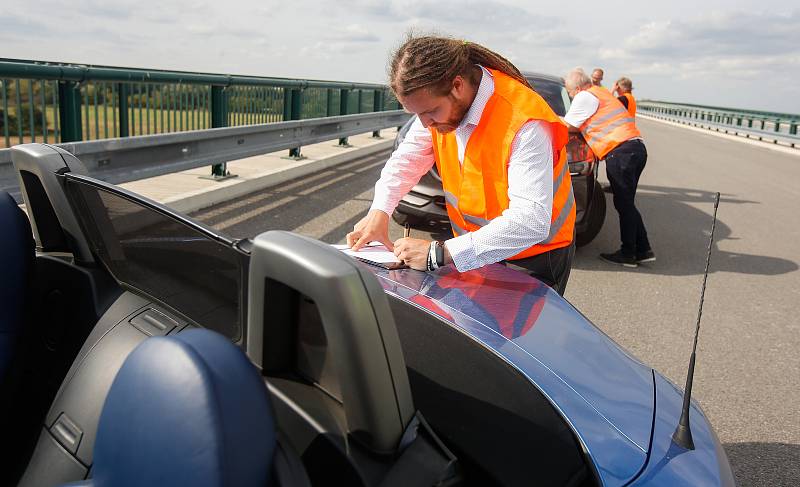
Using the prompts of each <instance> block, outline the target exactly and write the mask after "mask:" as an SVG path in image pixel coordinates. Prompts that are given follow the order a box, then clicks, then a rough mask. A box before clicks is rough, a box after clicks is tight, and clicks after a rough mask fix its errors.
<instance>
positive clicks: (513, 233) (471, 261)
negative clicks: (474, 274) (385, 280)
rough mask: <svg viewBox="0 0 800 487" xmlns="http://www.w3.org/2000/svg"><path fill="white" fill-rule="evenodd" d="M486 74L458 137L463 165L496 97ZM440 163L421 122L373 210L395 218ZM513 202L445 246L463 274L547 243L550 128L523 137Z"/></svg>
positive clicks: (386, 176) (512, 174)
mask: <svg viewBox="0 0 800 487" xmlns="http://www.w3.org/2000/svg"><path fill="white" fill-rule="evenodd" d="M481 69H482V70H483V76H482V77H481V82H480V85H479V86H478V92H477V94H476V95H475V100H474V101H473V102H472V105H471V106H470V108H469V110H468V111H467V113H466V115H465V116H464V119H463V120H462V121H461V123H460V124H459V126H458V127H457V128H456V131H455V138H456V143H457V146H458V160H459V162H461V164H462V165H463V163H464V150H465V148H466V146H467V142H468V141H469V138H470V136H471V135H472V132H473V131H474V130H475V127H477V126H478V123H479V122H480V119H481V115H482V114H483V109H484V107H485V106H486V103H487V102H488V101H489V98H490V97H491V96H492V94H493V93H494V80H493V79H492V75H491V73H489V71H487V70H486V69H485V68H483V67H481ZM434 162H435V161H434V154H433V142H432V140H431V134H430V132H429V130H428V129H426V128H425V127H423V126H422V123H421V122H420V121H419V119H417V120H416V121H415V122H414V123H413V124H412V125H411V128H410V129H409V131H408V134H407V135H406V137H405V139H404V140H403V142H402V143H401V144H400V146H399V147H398V148H397V150H396V151H394V153H393V154H392V155H391V157H390V158H389V160H388V161H387V162H386V165H385V166H384V168H383V170H382V171H381V177H380V179H379V180H378V182H377V183H375V198H374V200H373V202H372V207H371V208H370V209H371V210H373V209H377V210H381V211H383V212H384V213H386V214H387V215H391V214H392V212H393V211H394V209H395V208H396V207H397V204H398V202H399V201H400V199H401V198H402V197H403V195H405V194H406V193H408V192H409V191H410V190H411V188H412V187H413V186H414V185H415V184H417V182H419V179H420V178H421V177H422V176H423V175H424V174H425V173H426V172H427V171H428V170H430V168H431V167H432V166H433V164H434ZM508 199H509V207H508V209H506V210H504V211H503V213H502V214H501V215H500V216H498V217H497V218H495V219H494V220H492V221H490V222H489V223H488V224H487V225H484V226H483V227H481V228H480V229H478V230H476V231H474V232H469V233H466V234H464V235H461V236H458V237H455V238H451V239H450V240H447V242H445V245H446V246H447V250H448V251H449V252H450V255H451V256H452V258H453V263H454V264H455V266H456V269H458V270H459V271H460V272H464V271H468V270H471V269H477V268H478V267H483V266H485V265H488V264H491V263H494V262H499V261H501V260H503V259H507V258H509V257H512V256H514V255H516V254H518V253H519V252H522V251H523V250H525V249H527V248H529V247H531V246H532V245H534V244H537V243H539V242H541V241H542V240H544V239H546V238H547V236H548V234H549V232H550V220H551V214H552V208H553V147H552V137H551V135H550V129H549V127H548V126H547V124H543V123H540V122H538V121H530V122H527V123H525V124H524V125H523V126H522V127H521V128H520V129H519V131H517V134H516V136H515V137H514V141H513V142H512V144H511V154H510V157H509V162H508Z"/></svg>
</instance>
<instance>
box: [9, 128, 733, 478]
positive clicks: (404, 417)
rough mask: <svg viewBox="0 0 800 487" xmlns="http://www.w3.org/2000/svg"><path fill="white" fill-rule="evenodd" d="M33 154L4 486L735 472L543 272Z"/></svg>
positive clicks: (13, 290) (17, 227) (15, 239)
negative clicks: (377, 243) (228, 222)
mask: <svg viewBox="0 0 800 487" xmlns="http://www.w3.org/2000/svg"><path fill="white" fill-rule="evenodd" d="M12 151H13V154H12V157H13V161H14V165H15V168H16V171H17V172H18V175H19V181H20V188H21V190H22V194H23V197H24V201H25V205H26V210H27V215H28V216H29V217H30V218H27V217H26V216H25V214H24V213H23V212H22V211H20V210H19V208H18V207H17V205H16V203H15V202H14V200H13V199H12V198H11V197H10V196H8V195H5V194H0V221H1V224H2V229H3V235H2V239H0V241H2V246H1V247H0V249H2V251H3V256H4V260H5V261H6V266H5V269H6V270H5V271H4V273H3V275H2V278H1V279H2V286H0V320H2V321H1V322H0V374H1V375H0V379H1V381H0V387H2V394H1V395H0V397H1V398H2V399H0V403H2V415H0V421H2V431H3V433H4V436H5V445H6V447H5V448H4V450H5V451H6V453H5V454H4V461H3V463H2V465H3V467H2V469H0V470H1V471H0V478H2V484H3V485H20V486H56V485H64V484H68V483H69V484H70V485H98V486H100V485H108V486H127V485H141V486H144V485H147V486H154V485H191V486H205V485H209V486H223V485H225V486H267V485H271V486H294V485H297V486H306V485H311V486H364V487H366V486H430V485H441V486H456V485H465V486H493V485H509V486H517V485H519V486H522V485H526V486H550V485H558V486H564V485H566V486H581V487H588V486H625V485H656V486H676V485H709V486H718V485H719V486H728V485H733V483H734V482H733V477H732V474H731V469H730V466H729V464H728V460H727V458H726V456H725V453H724V451H723V450H722V447H721V445H720V443H719V441H718V439H717V437H716V435H715V433H714V431H713V429H712V428H711V425H710V424H709V422H708V420H707V419H706V417H705V416H704V414H703V412H702V411H701V410H700V408H699V406H698V405H697V404H695V403H692V404H691V408H690V419H691V425H692V432H693V436H694V444H695V448H694V449H685V448H683V447H681V446H678V445H677V444H675V443H674V442H673V441H672V433H673V431H674V430H675V427H676V425H677V423H678V418H679V416H680V413H681V403H682V392H681V390H679V389H678V388H676V387H675V386H674V385H673V384H672V383H670V382H669V381H668V380H666V379H665V378H664V377H663V376H662V375H661V374H659V373H658V372H656V371H655V370H653V369H652V368H650V367H648V366H647V365H644V364H642V363H641V362H639V361H638V360H636V359H635V358H633V357H631V356H630V355H629V354H627V353H626V352H625V351H624V350H622V349H621V348H620V347H619V346H618V345H616V344H615V343H614V342H613V341H612V340H610V339H609V338H608V337H607V336H606V335H604V334H603V333H602V332H601V331H600V330H598V329H597V328H596V327H595V326H594V325H592V324H591V323H590V322H589V321H588V320H587V319H586V318H585V317H583V315H581V314H580V312H578V311H577V310H575V309H574V308H573V307H572V306H571V305H570V304H569V303H568V302H567V301H565V300H564V299H563V298H561V297H560V296H559V295H558V294H556V293H555V292H553V291H552V290H550V288H548V287H547V286H545V285H543V284H542V283H541V282H539V281H537V280H535V279H533V278H531V277H529V276H527V275H524V274H521V273H517V272H516V271H513V270H511V269H508V268H506V267H503V266H501V265H492V266H488V267H486V268H483V269H480V270H477V271H471V272H467V273H458V272H456V271H455V270H454V269H453V268H452V267H445V268H442V269H439V270H438V271H436V272H431V273H424V272H419V271H414V270H410V269H405V270H386V269H383V268H379V267H373V266H370V265H367V264H364V263H361V262H357V261H355V260H352V259H351V258H349V257H347V256H345V255H344V254H342V253H340V252H338V251H336V250H335V249H333V248H332V247H330V246H328V245H325V244H322V243H320V242H318V241H315V240H312V239H309V238H306V237H302V236H299V235H295V234H292V233H289V232H278V231H272V232H266V233H263V234H261V235H259V236H257V237H255V238H253V239H245V240H233V239H230V238H229V237H227V236H225V235H222V234H219V233H218V232H217V231H215V230H213V229H211V228H208V227H206V226H204V225H203V224H200V223H198V222H195V221H192V220H190V219H188V218H186V217H184V216H182V215H180V214H177V213H175V212H173V211H171V210H170V209H168V208H165V207H164V206H161V205H159V204H157V203H155V202H152V201H150V200H147V199H146V198H143V197H141V196H138V195H136V194H133V193H130V192H128V191H125V190H123V189H121V188H119V187H116V186H114V185H111V184H108V183H105V182H102V181H99V180H96V179H93V178H91V177H88V176H87V175H86V174H87V173H86V170H85V168H84V167H83V165H82V164H81V163H80V161H79V160H77V159H76V158H75V157H74V156H72V155H71V154H69V153H67V152H65V151H64V150H62V149H59V148H57V147H53V146H47V145H42V144H30V145H23V146H17V147H15V148H14V149H12ZM31 235H33V238H32V237H31Z"/></svg>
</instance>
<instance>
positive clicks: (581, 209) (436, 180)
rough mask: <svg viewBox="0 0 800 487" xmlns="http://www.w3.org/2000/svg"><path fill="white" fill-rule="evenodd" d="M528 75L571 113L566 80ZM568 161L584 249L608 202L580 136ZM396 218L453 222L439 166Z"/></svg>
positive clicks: (561, 111) (556, 106) (557, 108)
mask: <svg viewBox="0 0 800 487" xmlns="http://www.w3.org/2000/svg"><path fill="white" fill-rule="evenodd" d="M524 74H525V78H527V80H528V82H529V83H530V84H531V86H533V88H534V89H535V90H536V92H537V93H539V95H541V96H542V98H544V99H545V101H546V102H547V103H548V104H549V105H550V108H552V109H553V111H554V112H556V114H557V115H560V116H564V115H565V114H566V113H567V110H568V109H569V104H570V100H569V96H568V95H567V90H566V89H565V88H564V80H563V79H561V78H558V77H555V76H549V75H546V74H539V73H524ZM415 120H416V117H411V119H409V121H408V122H406V124H405V125H403V127H402V128H401V129H400V131H399V132H398V133H397V138H396V139H395V143H394V148H395V149H397V147H398V146H399V145H400V142H402V141H403V139H404V138H405V136H406V133H408V130H409V128H410V127H411V124H412V123H413V122H414V121H415ZM567 161H568V162H569V172H570V175H571V177H572V191H573V193H574V194H575V205H576V206H575V209H576V219H575V231H576V237H575V243H576V244H577V245H578V246H581V245H586V244H588V243H589V242H591V241H592V240H593V239H594V238H595V237H596V236H597V234H598V233H599V232H600V229H601V228H602V227H603V222H604V221H605V217H606V199H605V195H604V194H603V190H602V189H601V188H600V184H599V183H598V182H597V167H598V161H597V158H596V157H595V155H594V153H593V152H592V150H591V149H590V148H589V146H588V145H587V144H586V142H585V141H584V140H583V137H582V136H581V135H580V134H577V133H571V134H570V138H569V143H568V144H567ZM392 218H394V220H395V221H396V222H397V223H399V224H401V225H404V224H405V223H408V224H409V225H411V226H416V227H420V226H430V225H437V224H440V223H446V222H448V221H449V220H448V217H447V210H446V209H445V203H444V192H443V191H442V179H441V177H439V173H438V172H437V171H436V166H435V165H434V166H433V168H431V170H430V171H428V173H427V174H425V175H424V176H422V178H421V179H420V181H419V183H417V185H416V186H414V187H413V188H412V189H411V191H410V192H409V193H408V194H407V195H405V196H404V197H403V199H402V200H400V203H399V204H398V206H397V209H396V210H395V212H394V214H393V215H392Z"/></svg>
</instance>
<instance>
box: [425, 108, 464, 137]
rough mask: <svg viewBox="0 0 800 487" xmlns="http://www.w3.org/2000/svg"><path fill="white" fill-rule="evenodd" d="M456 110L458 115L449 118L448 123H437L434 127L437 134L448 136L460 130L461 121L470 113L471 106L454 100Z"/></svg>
mask: <svg viewBox="0 0 800 487" xmlns="http://www.w3.org/2000/svg"><path fill="white" fill-rule="evenodd" d="M453 105H454V109H455V110H456V114H455V115H454V116H453V117H451V118H449V119H448V120H447V121H446V122H443V123H437V124H436V125H434V126H433V128H434V129H436V131H437V132H439V133H440V134H447V133H450V132H452V131H453V130H455V129H456V128H458V126H459V125H461V121H462V120H464V116H465V115H466V114H467V112H468V111H469V105H466V104H461V103H460V102H459V101H457V100H453Z"/></svg>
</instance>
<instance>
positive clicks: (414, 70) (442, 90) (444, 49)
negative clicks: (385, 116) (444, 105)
mask: <svg viewBox="0 0 800 487" xmlns="http://www.w3.org/2000/svg"><path fill="white" fill-rule="evenodd" d="M476 64H480V65H481V66H483V67H485V68H492V69H496V70H498V71H501V72H503V73H505V74H507V75H508V76H511V77H512V78H514V79H516V80H517V81H519V82H520V83H522V84H523V85H525V86H527V87H530V84H529V83H528V80H526V79H525V77H524V76H522V73H520V71H519V69H517V67H516V66H514V65H513V64H511V62H510V61H509V60H508V59H506V58H504V57H503V56H501V55H499V54H497V53H496V52H494V51H492V50H490V49H487V48H485V47H483V46H481V45H480V44H475V43H474V42H468V41H462V40H456V39H450V38H447V37H434V36H421V37H413V36H409V38H408V40H406V42H405V43H403V45H402V46H400V48H399V49H397V51H396V52H395V53H394V56H392V61H391V63H390V65H389V86H390V87H391V88H392V91H394V93H395V95H398V96H406V95H408V94H409V93H411V92H412V91H415V90H418V89H420V88H428V89H430V90H431V92H433V93H435V94H437V95H445V94H447V93H448V92H449V91H450V88H451V83H452V81H453V79H455V77H456V76H458V75H461V76H462V77H464V78H466V79H469V80H470V81H471V82H472V83H475V82H476V81H477V80H478V79H479V78H478V77H477V76H476V74H477V73H478V71H476V70H475V65H476Z"/></svg>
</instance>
